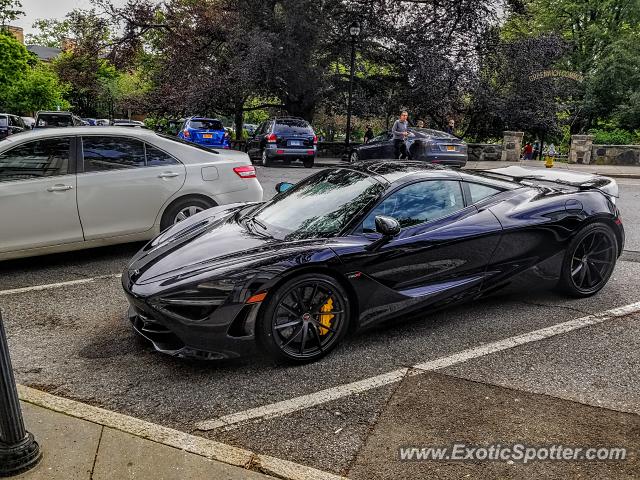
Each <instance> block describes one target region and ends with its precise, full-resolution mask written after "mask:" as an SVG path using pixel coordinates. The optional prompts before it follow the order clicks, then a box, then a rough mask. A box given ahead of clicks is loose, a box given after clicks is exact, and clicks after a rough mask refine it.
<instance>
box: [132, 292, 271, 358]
mask: <svg viewBox="0 0 640 480" xmlns="http://www.w3.org/2000/svg"><path fill="white" fill-rule="evenodd" d="M125 293H126V296H127V299H128V300H129V309H128V311H127V319H128V320H129V322H131V325H132V327H133V330H134V331H135V332H136V333H137V334H138V335H140V336H141V337H143V338H145V339H146V340H148V341H149V342H150V343H151V345H152V346H153V348H154V349H155V350H156V351H158V352H160V353H164V354H167V355H171V356H174V357H180V358H193V359H199V360H222V359H229V358H238V357H244V356H249V355H253V354H255V353H256V352H257V344H256V338H255V320H256V316H257V313H258V309H259V304H254V305H237V304H230V305H222V306H220V307H218V308H217V309H216V310H215V311H214V312H213V313H212V314H211V315H210V316H209V317H208V318H207V319H205V320H202V321H189V320H188V319H184V320H183V321H180V320H177V319H176V318H172V317H169V316H167V315H165V314H163V313H162V312H160V311H158V310H157V309H156V308H154V307H153V306H151V305H150V304H149V303H148V302H147V301H145V300H144V299H142V298H139V297H136V296H135V295H134V294H132V293H131V292H130V291H129V290H128V289H127V288H126V287H125Z"/></svg>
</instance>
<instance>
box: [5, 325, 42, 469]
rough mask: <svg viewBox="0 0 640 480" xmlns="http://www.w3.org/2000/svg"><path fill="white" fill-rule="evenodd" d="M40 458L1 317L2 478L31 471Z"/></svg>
mask: <svg viewBox="0 0 640 480" xmlns="http://www.w3.org/2000/svg"><path fill="white" fill-rule="evenodd" d="M41 457H42V455H41V454H40V447H39V446H38V443H37V442H36V441H35V440H34V438H33V435H32V434H30V433H29V432H27V431H26V430H25V428H24V421H23V419H22V411H21V410H20V401H19V400H18V392H17V391H16V380H15V378H14V376H13V370H12V368H11V358H10V357H9V347H8V345H7V336H6V334H5V331H4V325H3V324H2V315H1V314H0V477H10V476H13V475H17V474H19V473H21V472H24V471H26V470H29V469H30V468H32V467H34V466H35V465H36V464H37V463H38V462H39V461H40V458H41Z"/></svg>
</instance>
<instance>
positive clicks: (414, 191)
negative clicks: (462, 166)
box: [363, 180, 464, 232]
mask: <svg viewBox="0 0 640 480" xmlns="http://www.w3.org/2000/svg"><path fill="white" fill-rule="evenodd" d="M463 208H464V200H463V197H462V190H461V188H460V183H459V182H457V181H452V180H430V181H426V182H420V183H414V184H412V185H408V186H406V187H404V188H401V189H400V190H398V191H397V192H394V193H392V194H391V195H389V196H388V197H387V198H386V199H384V200H383V201H382V203H380V205H378V206H377V207H376V208H375V209H374V210H373V211H372V212H371V213H370V214H369V216H368V217H367V218H366V220H365V221H364V223H363V231H364V232H375V231H376V226H375V218H376V215H386V216H388V217H393V218H395V219H396V220H398V221H399V222H400V226H401V227H402V228H407V227H412V226H414V225H419V224H421V223H425V222H429V221H431V220H436V219H438V218H441V217H445V216H447V215H450V214H452V213H454V212H457V211H458V210H462V209H463Z"/></svg>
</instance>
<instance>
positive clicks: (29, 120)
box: [20, 117, 36, 130]
mask: <svg viewBox="0 0 640 480" xmlns="http://www.w3.org/2000/svg"><path fill="white" fill-rule="evenodd" d="M20 118H22V121H23V122H24V125H25V126H26V127H27V129H29V130H31V129H32V128H33V127H35V126H36V119H35V118H33V117H20Z"/></svg>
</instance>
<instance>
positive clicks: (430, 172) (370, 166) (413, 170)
mask: <svg viewBox="0 0 640 480" xmlns="http://www.w3.org/2000/svg"><path fill="white" fill-rule="evenodd" d="M343 168H349V169H352V170H357V171H359V172H362V173H365V174H367V175H370V176H372V177H374V178H377V179H379V180H382V181H383V182H385V183H395V182H397V181H405V180H407V179H408V177H412V178H428V177H431V178H455V179H460V174H459V173H458V172H455V171H453V170H450V169H448V168H444V167H442V166H440V165H434V164H431V163H424V162H412V161H399V160H384V161H380V160H373V161H363V162H356V163H352V164H349V165H347V166H345V167H343Z"/></svg>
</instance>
